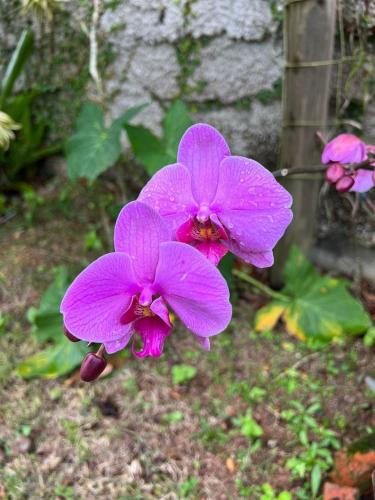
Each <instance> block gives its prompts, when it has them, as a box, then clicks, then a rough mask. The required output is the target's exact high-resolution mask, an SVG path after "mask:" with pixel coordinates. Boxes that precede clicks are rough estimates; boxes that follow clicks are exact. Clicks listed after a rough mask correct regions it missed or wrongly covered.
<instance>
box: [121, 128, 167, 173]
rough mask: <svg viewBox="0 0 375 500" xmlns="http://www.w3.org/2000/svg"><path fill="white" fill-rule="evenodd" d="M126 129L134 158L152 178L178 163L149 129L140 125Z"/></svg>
mask: <svg viewBox="0 0 375 500" xmlns="http://www.w3.org/2000/svg"><path fill="white" fill-rule="evenodd" d="M124 128H125V130H126V133H127V134H128V138H129V141H130V144H131V146H132V150H133V153H134V156H135V157H136V159H137V160H138V161H139V163H141V164H142V165H144V166H145V167H146V170H147V173H148V174H149V175H150V176H151V175H153V174H154V173H155V172H157V171H158V170H159V169H160V168H162V167H164V166H165V165H169V164H171V163H175V162H176V158H173V157H172V156H169V155H168V154H167V153H166V151H165V149H164V145H163V143H162V141H161V140H160V139H159V138H158V137H156V135H154V134H153V133H152V132H151V131H150V130H148V129H147V128H145V127H142V126H140V125H137V126H134V125H125V126H124Z"/></svg>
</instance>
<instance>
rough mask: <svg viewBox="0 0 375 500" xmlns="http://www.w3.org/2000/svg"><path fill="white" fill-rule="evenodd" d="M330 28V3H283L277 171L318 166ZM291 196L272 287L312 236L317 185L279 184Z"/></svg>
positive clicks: (328, 72)
mask: <svg viewBox="0 0 375 500" xmlns="http://www.w3.org/2000/svg"><path fill="white" fill-rule="evenodd" d="M335 27H336V1H335V0H287V2H286V5H285V19H284V54H285V69H284V83H283V109H282V120H283V128H282V136H281V151H280V158H279V168H284V167H286V168H290V167H293V166H299V167H303V166H306V167H308V166H311V165H316V164H319V162H320V155H321V147H319V144H318V142H317V138H316V135H315V133H316V131H317V130H323V129H324V128H325V126H326V122H327V115H328V104H329V97H330V80H331V68H332V62H331V61H332V58H333V47H334V38H335ZM282 182H283V184H284V185H285V187H286V189H288V191H289V192H290V193H291V194H292V196H293V200H294V202H293V214H294V220H293V222H292V224H291V225H290V227H289V228H288V231H287V233H286V235H285V236H284V238H283V239H282V240H281V241H280V243H279V245H278V246H277V248H276V251H275V265H274V267H273V268H272V271H271V281H272V284H273V285H275V286H277V285H280V284H281V281H282V279H281V271H282V269H283V266H284V262H285V259H286V257H287V255H288V252H289V249H290V247H291V245H293V244H296V245H298V246H299V247H300V248H301V249H302V250H303V251H304V252H305V253H307V254H308V253H309V251H310V248H311V245H312V242H313V236H314V228H315V218H316V208H317V203H318V194H319V187H320V181H319V180H298V179H293V178H292V177H290V178H288V179H285V180H284V181H282Z"/></svg>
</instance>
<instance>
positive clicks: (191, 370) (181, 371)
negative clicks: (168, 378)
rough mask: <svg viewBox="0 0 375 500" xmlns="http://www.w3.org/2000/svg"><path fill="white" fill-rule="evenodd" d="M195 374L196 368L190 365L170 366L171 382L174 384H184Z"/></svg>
mask: <svg viewBox="0 0 375 500" xmlns="http://www.w3.org/2000/svg"><path fill="white" fill-rule="evenodd" d="M196 374H197V369H196V368H195V367H194V366H190V365H183V364H182V365H174V366H173V367H172V382H173V384H174V385H178V384H184V383H185V382H189V380H192V379H193V378H194V377H195V376H196Z"/></svg>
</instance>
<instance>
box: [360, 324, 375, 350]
mask: <svg viewBox="0 0 375 500" xmlns="http://www.w3.org/2000/svg"><path fill="white" fill-rule="evenodd" d="M363 343H364V345H365V347H372V346H373V345H374V344H375V327H371V328H369V329H368V330H367V332H366V335H365V336H364V337H363Z"/></svg>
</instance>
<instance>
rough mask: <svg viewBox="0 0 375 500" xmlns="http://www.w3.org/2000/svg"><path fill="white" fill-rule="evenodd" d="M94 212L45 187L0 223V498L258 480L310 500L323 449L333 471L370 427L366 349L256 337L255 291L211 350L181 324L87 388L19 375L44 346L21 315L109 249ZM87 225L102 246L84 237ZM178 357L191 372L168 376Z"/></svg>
mask: <svg viewBox="0 0 375 500" xmlns="http://www.w3.org/2000/svg"><path fill="white" fill-rule="evenodd" d="M60 198H61V197H60ZM51 207H53V209H52V208H51ZM25 213H26V215H27V214H28V213H29V214H31V215H29V216H27V217H26V218H25ZM100 213H102V211H101V205H100V203H99V202H98V203H93V202H87V200H86V199H85V198H84V197H83V196H82V197H80V196H75V198H74V200H73V201H72V200H71V199H70V197H69V196H67V198H65V199H63V200H61V199H59V200H56V199H55V198H54V199H51V197H50V195H49V194H48V193H47V194H46V195H45V200H44V201H43V202H41V203H40V206H39V207H38V208H36V209H35V207H34V206H33V207H31V208H30V206H27V207H26V208H25V207H24V213H22V212H20V211H18V212H17V213H16V215H15V216H14V217H13V218H12V219H11V220H9V221H7V222H6V223H3V224H1V225H0V304H1V312H2V315H3V317H5V318H7V321H6V324H5V327H4V328H3V329H2V330H1V331H0V401H1V413H0V498H9V499H26V498H27V499H53V498H65V499H85V500H91V499H106V500H107V499H155V498H158V499H177V498H197V499H234V498H251V499H258V498H259V499H260V498H262V494H264V491H265V490H264V488H265V487H264V483H269V484H270V485H271V486H272V487H273V489H274V492H275V494H274V497H272V496H270V497H265V498H266V499H267V500H268V499H270V500H272V498H275V499H277V494H278V493H280V492H281V491H288V492H290V493H291V498H301V499H304V498H305V499H310V498H313V496H312V494H311V491H310V474H311V468H312V466H313V464H314V463H315V462H316V460H317V458H316V456H317V454H318V455H319V453H320V455H319V456H320V458H319V460H321V461H322V462H323V467H322V468H323V469H324V468H327V469H329V467H330V460H331V457H332V453H333V452H334V449H335V447H336V448H337V447H338V446H341V445H345V444H347V443H349V442H350V441H352V440H353V439H355V438H358V437H359V436H361V435H363V434H364V433H366V432H368V431H369V429H370V427H371V426H372V425H373V424H374V422H373V416H374V412H373V409H374V401H375V400H374V395H373V393H371V392H370V391H369V389H367V386H366V384H365V382H364V378H365V376H367V375H371V374H374V370H375V367H374V352H373V351H371V349H368V348H365V347H364V346H363V342H362V340H361V339H357V340H350V341H348V342H347V343H346V344H345V345H342V346H339V345H335V346H329V347H328V348H325V349H323V350H322V351H319V352H316V351H315V352H314V351H309V350H307V348H306V347H305V346H304V345H303V344H301V343H298V341H296V340H294V339H292V338H290V337H289V336H288V335H287V334H286V333H284V332H283V331H275V332H267V333H265V334H255V333H254V332H253V330H252V318H253V314H254V303H255V302H254V301H252V300H251V295H250V293H249V292H243V291H242V292H241V290H240V293H239V296H240V298H239V299H238V300H237V301H236V302H235V304H234V316H233V318H234V319H233V322H232V324H231V326H230V328H229V329H228V331H227V332H225V333H224V334H222V335H220V336H219V337H217V338H216V339H214V341H213V342H212V348H211V352H210V353H206V352H204V351H201V350H199V349H198V348H197V346H196V344H195V343H194V340H193V339H192V338H190V337H189V336H188V333H187V332H186V331H184V330H183V328H177V329H176V330H175V331H174V332H173V334H172V335H171V337H170V339H169V340H168V343H167V346H166V349H165V353H164V355H163V357H162V358H161V359H160V360H153V359H145V360H141V361H140V360H136V359H133V358H131V357H130V356H125V357H122V358H116V359H115V360H114V361H113V364H116V366H117V368H115V369H114V370H113V371H112V373H110V374H109V375H108V376H106V377H103V378H102V379H100V380H98V381H96V382H95V383H92V384H85V383H83V382H80V381H79V380H78V378H77V376H76V375H75V374H72V375H71V376H70V377H68V378H61V379H57V380H43V379H34V380H31V381H25V380H22V379H20V378H19V377H17V376H16V375H15V372H14V369H15V367H16V366H17V364H18V363H19V362H20V361H21V360H23V359H25V358H26V357H27V356H29V355H31V354H33V353H35V352H37V351H38V349H40V345H39V344H38V343H37V342H36V341H35V339H34V338H33V336H32V335H31V333H30V326H29V324H28V322H27V320H26V319H25V313H26V311H27V309H28V308H29V307H30V306H36V305H37V304H38V302H39V299H40V296H41V293H42V292H43V290H44V289H45V288H46V286H47V285H48V284H49V283H50V282H51V279H52V271H53V268H54V267H55V266H58V265H61V264H64V265H66V266H68V267H69V269H71V270H73V271H77V270H79V269H80V268H81V267H82V266H83V265H85V264H87V263H88V262H89V261H91V260H92V259H93V258H94V257H95V256H96V255H98V254H99V253H101V252H103V251H105V248H106V247H107V244H106V243H105V240H106V232H105V230H103V225H104V226H105V225H106V224H105V223H104V222H103V223H102V221H101V219H100V217H99V216H98V214H100ZM88 227H96V228H99V229H98V233H99V236H100V238H101V239H102V241H104V243H103V247H104V248H103V249H102V250H99V249H96V250H95V249H94V250H93V249H88V248H87V244H86V246H85V244H84V238H83V237H82V235H84V234H85V232H86V231H87V229H88ZM181 364H186V365H190V366H194V367H196V368H197V374H196V376H195V377H194V378H193V379H192V380H190V381H188V382H185V383H182V384H173V382H172V368H173V366H176V365H181ZM309 418H310V420H309ZM254 423H255V424H257V425H258V427H259V426H260V428H261V432H260V433H259V432H257V431H256V429H255V430H254ZM249 429H250V430H249ZM328 431H329V432H328ZM301 433H304V435H303V436H302V434H301ZM336 441H337V442H336ZM313 443H316V446H315V445H313ZM337 443H338V444H337ZM316 448H317V449H318V450H323V451H321V452H319V451H318V452H317V451H316ZM314 450H315V451H314ZM314 454H315V455H314ZM314 457H315V458H314ZM298 464H302V465H299V466H298ZM324 464H325V465H326V467H325V466H324ZM323 474H326V472H325V471H323Z"/></svg>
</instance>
